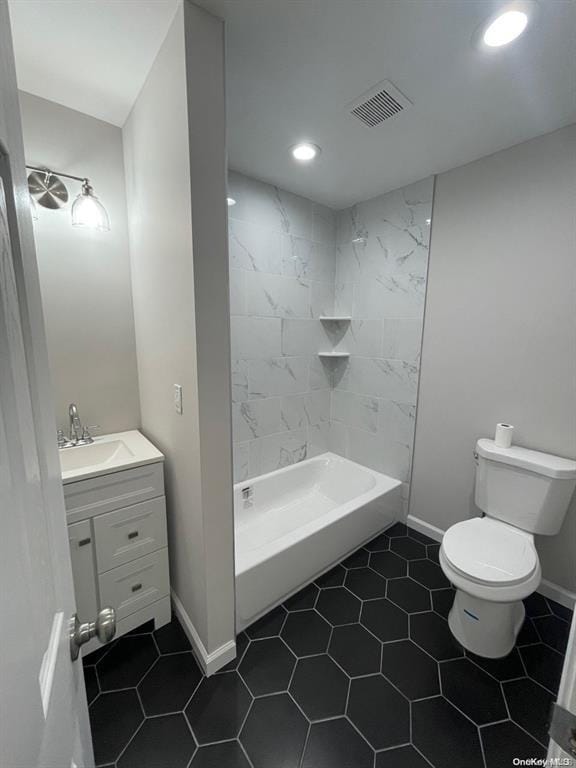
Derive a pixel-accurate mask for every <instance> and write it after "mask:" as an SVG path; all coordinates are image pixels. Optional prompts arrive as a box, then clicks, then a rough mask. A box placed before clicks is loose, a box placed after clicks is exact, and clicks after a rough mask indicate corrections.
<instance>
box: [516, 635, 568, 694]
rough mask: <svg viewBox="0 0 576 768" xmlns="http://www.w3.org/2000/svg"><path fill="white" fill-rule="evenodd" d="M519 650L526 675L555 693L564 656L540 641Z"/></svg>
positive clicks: (560, 675)
mask: <svg viewBox="0 0 576 768" xmlns="http://www.w3.org/2000/svg"><path fill="white" fill-rule="evenodd" d="M519 650H520V655H521V656H522V661H523V662H524V666H525V667H526V672H527V673H528V677H531V678H532V679H533V680H535V681H536V682H537V683H540V685H543V686H544V688H547V689H548V690H549V691H550V692H551V693H557V691H558V686H559V685H560V678H561V677H562V667H563V666H564V656H562V654H560V653H558V652H557V651H554V650H552V648H549V647H548V646H547V645H543V644H541V643H539V644H538V645H526V646H524V647H523V648H520V649H519Z"/></svg>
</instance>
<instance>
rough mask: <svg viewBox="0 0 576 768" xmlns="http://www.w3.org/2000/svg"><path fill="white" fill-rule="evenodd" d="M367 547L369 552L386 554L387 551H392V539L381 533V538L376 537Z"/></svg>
mask: <svg viewBox="0 0 576 768" xmlns="http://www.w3.org/2000/svg"><path fill="white" fill-rule="evenodd" d="M365 547H366V549H367V550H368V551H369V552H385V551H386V550H387V549H390V539H389V537H388V536H387V534H385V533H381V534H380V536H376V538H375V539H372V541H369V542H368V544H366V545H365Z"/></svg>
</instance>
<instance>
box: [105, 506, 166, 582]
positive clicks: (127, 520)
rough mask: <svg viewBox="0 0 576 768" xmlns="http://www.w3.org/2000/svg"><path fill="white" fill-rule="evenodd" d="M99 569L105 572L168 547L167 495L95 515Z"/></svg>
mask: <svg viewBox="0 0 576 768" xmlns="http://www.w3.org/2000/svg"><path fill="white" fill-rule="evenodd" d="M93 525H94V535H95V539H96V560H97V562H98V572H99V573H103V572H104V571H109V570H111V569H112V568H117V567H118V566H119V565H124V563H129V562H130V561H131V560H135V559H136V558H138V557H143V556H144V555H147V554H149V553H150V552H155V551H156V550H157V549H162V548H163V547H165V546H166V544H167V541H166V503H165V500H164V497H163V496H162V497H161V498H159V499H151V500H150V501H143V502H141V503H140V504H133V505H132V506H130V507H124V509H118V510H116V511H115V512H108V513H107V514H105V515H98V517H95V518H93Z"/></svg>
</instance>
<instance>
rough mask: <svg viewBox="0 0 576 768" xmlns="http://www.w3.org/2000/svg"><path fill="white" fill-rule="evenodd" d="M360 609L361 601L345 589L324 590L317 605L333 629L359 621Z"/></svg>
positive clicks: (319, 611)
mask: <svg viewBox="0 0 576 768" xmlns="http://www.w3.org/2000/svg"><path fill="white" fill-rule="evenodd" d="M360 608H361V603H360V600H358V598H357V597H354V595H353V594H352V593H351V592H349V591H348V590H347V589H346V588H345V587H335V588H334V589H323V590H322V592H321V593H320V596H319V597H318V601H317V603H316V610H317V611H318V613H321V614H322V616H324V618H325V619H326V620H327V621H328V622H330V624H332V626H333V627H337V626H339V625H340V624H352V623H353V622H355V621H358V617H359V616H360Z"/></svg>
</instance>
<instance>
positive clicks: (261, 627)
mask: <svg viewBox="0 0 576 768" xmlns="http://www.w3.org/2000/svg"><path fill="white" fill-rule="evenodd" d="M285 620H286V609H285V608H283V607H282V606H281V605H279V606H278V607H277V608H273V609H272V610H271V611H270V613H267V614H266V615H265V616H262V618H261V619H258V621H255V622H254V624H252V625H251V626H250V627H248V629H247V630H245V631H246V634H247V635H248V637H249V638H250V639H251V640H262V639H263V638H265V637H275V636H276V635H279V634H280V630H281V629H282V627H283V626H284V621H285Z"/></svg>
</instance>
